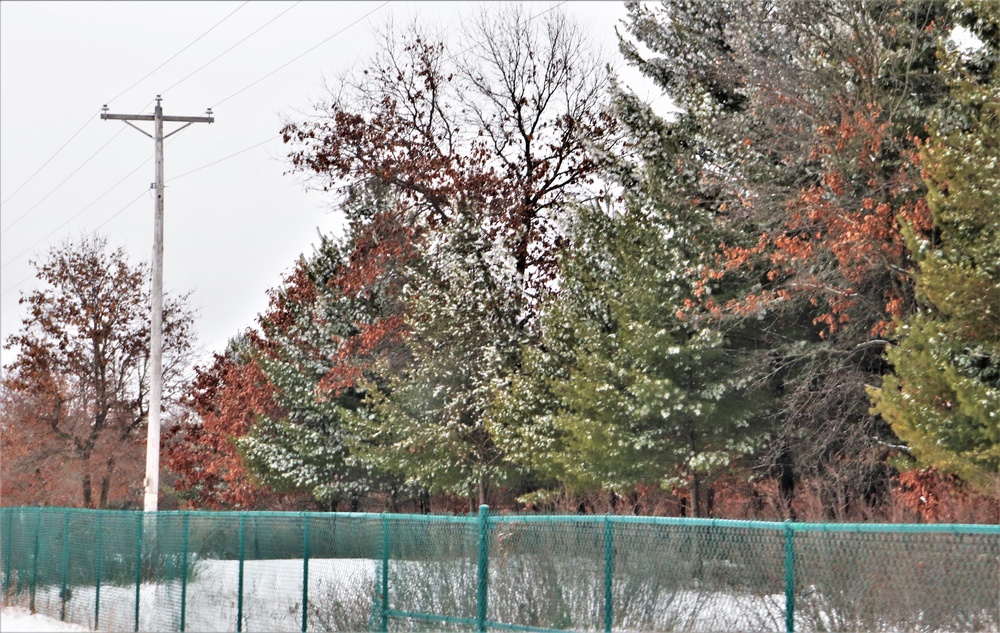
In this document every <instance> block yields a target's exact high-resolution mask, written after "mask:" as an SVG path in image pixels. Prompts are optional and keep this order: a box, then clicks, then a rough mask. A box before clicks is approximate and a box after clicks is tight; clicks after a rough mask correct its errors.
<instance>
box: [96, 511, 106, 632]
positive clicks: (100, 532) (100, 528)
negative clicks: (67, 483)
mask: <svg viewBox="0 0 1000 633" xmlns="http://www.w3.org/2000/svg"><path fill="white" fill-rule="evenodd" d="M103 564H104V513H103V512H101V511H100V510H98V511H97V565H96V570H95V575H96V576H97V577H96V579H95V582H94V630H95V631H96V630H97V629H99V628H100V626H101V567H102V565H103Z"/></svg>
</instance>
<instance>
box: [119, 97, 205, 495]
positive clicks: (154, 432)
mask: <svg viewBox="0 0 1000 633" xmlns="http://www.w3.org/2000/svg"><path fill="white" fill-rule="evenodd" d="M161 100H162V98H161V97H160V95H156V109H155V110H154V111H153V114H108V106H107V105H105V106H104V108H103V110H102V112H101V118H102V119H105V120H115V121H124V122H125V124H126V125H129V126H131V127H133V128H135V129H137V130H139V131H140V132H142V133H143V134H145V135H146V136H148V137H149V138H151V139H153V142H154V145H155V148H154V152H155V156H156V182H155V183H154V184H153V186H154V187H155V188H156V209H155V211H154V216H153V289H152V300H151V303H152V316H151V321H152V323H151V327H150V341H149V348H150V349H149V356H150V358H149V364H150V369H149V374H150V378H149V425H148V428H147V430H146V481H145V484H144V488H145V496H144V500H143V508H144V509H145V510H146V512H156V508H157V501H158V499H159V495H160V405H161V399H162V391H163V140H164V139H165V138H167V137H169V136H172V135H174V134H177V133H178V132H180V131H181V130H183V129H184V128H186V127H188V125H191V124H192V123H214V122H215V118H214V117H213V116H212V109H211V108H209V109H208V111H207V112H206V113H205V116H163V108H162V107H161V106H160V101H161ZM132 121H153V134H150V133H149V132H146V131H145V130H143V129H142V128H140V127H138V126H136V125H134V124H133V123H132ZM164 121H166V122H176V123H186V124H187V125H182V126H181V127H179V128H177V129H176V130H174V131H173V132H171V133H170V134H167V135H166V136H164V134H163V123H164Z"/></svg>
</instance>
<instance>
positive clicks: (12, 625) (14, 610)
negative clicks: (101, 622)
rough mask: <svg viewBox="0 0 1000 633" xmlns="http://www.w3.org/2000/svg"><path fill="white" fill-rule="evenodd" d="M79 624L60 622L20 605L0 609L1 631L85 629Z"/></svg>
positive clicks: (43, 632)
mask: <svg viewBox="0 0 1000 633" xmlns="http://www.w3.org/2000/svg"><path fill="white" fill-rule="evenodd" d="M87 630H89V629H85V628H83V627H82V626H80V625H79V624H71V623H69V622H60V621H59V620H54V619H52V618H50V617H46V616H44V615H40V614H38V613H36V614H35V615H32V614H31V612H30V611H28V610H27V609H24V608H22V607H4V609H3V610H2V611H0V631H3V633H49V632H52V633H56V632H57V631H87Z"/></svg>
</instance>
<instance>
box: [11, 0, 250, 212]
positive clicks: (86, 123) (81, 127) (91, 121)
mask: <svg viewBox="0 0 1000 633" xmlns="http://www.w3.org/2000/svg"><path fill="white" fill-rule="evenodd" d="M249 2H250V0H246V2H244V3H243V4H241V5H240V6H238V7H236V8H235V9H234V10H233V11H232V12H230V13H229V14H228V15H227V16H226V17H224V18H222V19H221V20H219V21H218V22H216V23H215V24H213V25H212V26H211V28H209V29H208V30H207V31H205V32H204V33H202V34H201V35H199V36H198V37H196V38H195V39H194V40H192V41H191V42H190V43H189V44H188V45H187V46H185V47H184V48H182V49H181V50H179V51H177V52H176V53H174V54H173V55H171V56H170V58H169V59H167V61H165V62H163V63H162V64H160V65H159V66H157V67H156V68H154V69H153V70H151V71H150V72H148V73H146V75H145V76H144V77H143V78H142V79H140V80H138V81H136V82H135V83H133V84H132V85H131V86H129V87H128V88H126V89H125V90H123V91H121V92H120V93H118V94H117V95H115V96H114V97H112V98H111V99H108V100H107V103H111V102H112V101H114V100H115V99H118V98H119V97H121V96H122V95H125V94H126V93H128V92H129V91H130V90H132V89H133V88H135V87H136V86H138V85H139V84H140V83H142V82H143V81H144V80H146V79H148V78H149V77H150V76H151V75H152V74H153V73H155V72H156V71H158V70H159V69H161V68H163V67H164V66H166V65H167V64H168V63H170V62H171V61H173V60H174V58H176V57H177V56H178V55H180V54H181V53H183V52H184V51H186V50H187V49H189V48H191V47H192V46H193V45H194V44H195V43H196V42H198V41H199V40H201V39H202V38H203V37H205V36H206V35H208V34H209V33H211V32H212V31H214V30H215V29H216V28H217V27H218V26H219V25H221V24H222V23H223V22H225V21H226V20H228V19H229V18H231V17H233V15H235V14H236V12H237V11H239V10H240V9H242V8H243V7H245V6H246V5H247V4H249ZM147 106H148V104H147ZM98 114H100V110H98V111H96V112H94V113H93V114H91V115H90V116H88V117H87V120H86V121H85V122H84V124H83V125H82V126H80V129H78V130H77V131H76V132H75V133H74V134H73V136H71V137H69V140H68V141H66V142H65V143H63V144H62V146H61V147H60V148H59V149H57V150H56V153H55V154H53V155H52V156H50V157H49V159H48V160H46V161H45V162H44V163H42V166H41V167H39V168H38V169H36V170H35V172H34V173H33V174H31V175H30V176H28V179H27V180H25V181H24V182H22V183H21V184H20V185H19V186H18V188H17V189H15V190H14V191H13V192H11V194H10V195H9V196H7V197H6V198H4V199H3V202H0V206H3V205H5V204H7V202H8V201H9V200H10V199H11V198H13V197H14V196H15V195H17V192H19V191H21V189H23V188H24V186H25V185H27V184H28V183H29V182H31V181H32V180H33V179H34V178H35V176H37V175H38V174H39V173H40V172H41V171H42V170H43V169H45V167H46V166H48V164H49V163H51V162H52V161H53V159H55V157H56V156H58V155H59V154H61V153H62V151H63V150H64V149H66V146H67V145H69V144H70V143H72V142H73V139H75V138H76V137H77V136H79V135H80V133H81V132H83V130H84V129H85V128H86V127H87V126H88V125H90V124H91V123H93V122H94V120H95V117H96V116H97V115H98ZM101 149H103V147H102V148H101ZM95 155H96V154H95ZM92 158H93V156H91V157H90V158H88V159H87V161H88V162H89V161H90V160H91V159H92ZM84 164H86V163H84ZM81 167H82V165H81ZM77 171H79V168H78V169H77ZM73 173H74V174H75V173H76V171H74V172H73ZM71 175H72V174H71ZM60 184H61V183H60ZM50 194H51V192H50ZM46 197H48V196H46ZM32 208H34V207H32ZM22 217H23V216H22ZM18 220H20V218H18ZM16 221H17V220H15V222H16ZM11 226H13V223H12V224H11ZM7 228H10V226H8V227H7Z"/></svg>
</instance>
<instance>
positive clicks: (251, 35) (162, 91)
mask: <svg viewBox="0 0 1000 633" xmlns="http://www.w3.org/2000/svg"><path fill="white" fill-rule="evenodd" d="M300 4H302V0H299V1H298V2H296V3H295V4H293V5H292V6H290V7H288V8H287V9H285V10H284V11H282V12H281V13H279V14H278V15H276V16H274V17H273V18H271V19H270V20H268V21H267V22H265V23H264V24H263V25H261V26H260V27H258V28H257V29H256V30H255V31H253V32H252V33H250V34H249V35H247V36H246V37H244V38H243V39H241V40H240V41H239V42H236V43H235V44H233V45H232V46H230V47H229V48H227V49H226V50H224V51H222V52H221V53H219V54H218V55H216V56H215V57H213V58H212V59H210V60H208V61H207V62H205V63H204V64H202V65H201V66H200V67H198V68H197V69H196V70H194V71H193V72H191V73H190V74H188V75H187V76H186V77H184V78H183V79H181V80H179V81H177V82H175V83H173V84H172V85H170V86H169V87H168V88H166V89H165V90H161V91H160V94H161V95H162V94H166V93H167V91H168V90H171V89H172V88H175V87H177V86H178V85H180V84H181V83H183V82H185V81H187V80H188V79H190V78H191V77H193V76H194V75H196V74H198V73H199V72H201V71H202V70H204V69H205V68H206V67H207V66H208V65H209V64H212V63H213V62H215V61H216V60H217V59H219V58H220V57H222V56H223V55H225V54H226V53H228V52H229V51H231V50H233V49H234V48H236V47H237V46H239V45H240V44H242V43H243V42H245V41H247V40H248V39H250V38H251V37H253V36H254V35H256V34H257V33H259V32H260V31H262V30H263V29H265V28H267V27H268V26H270V25H271V23H272V22H274V21H275V20H277V19H278V18H280V17H281V16H283V15H285V14H286V13H288V12H289V11H291V10H292V9H294V8H295V7H297V6H299V5H300Z"/></svg>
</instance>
